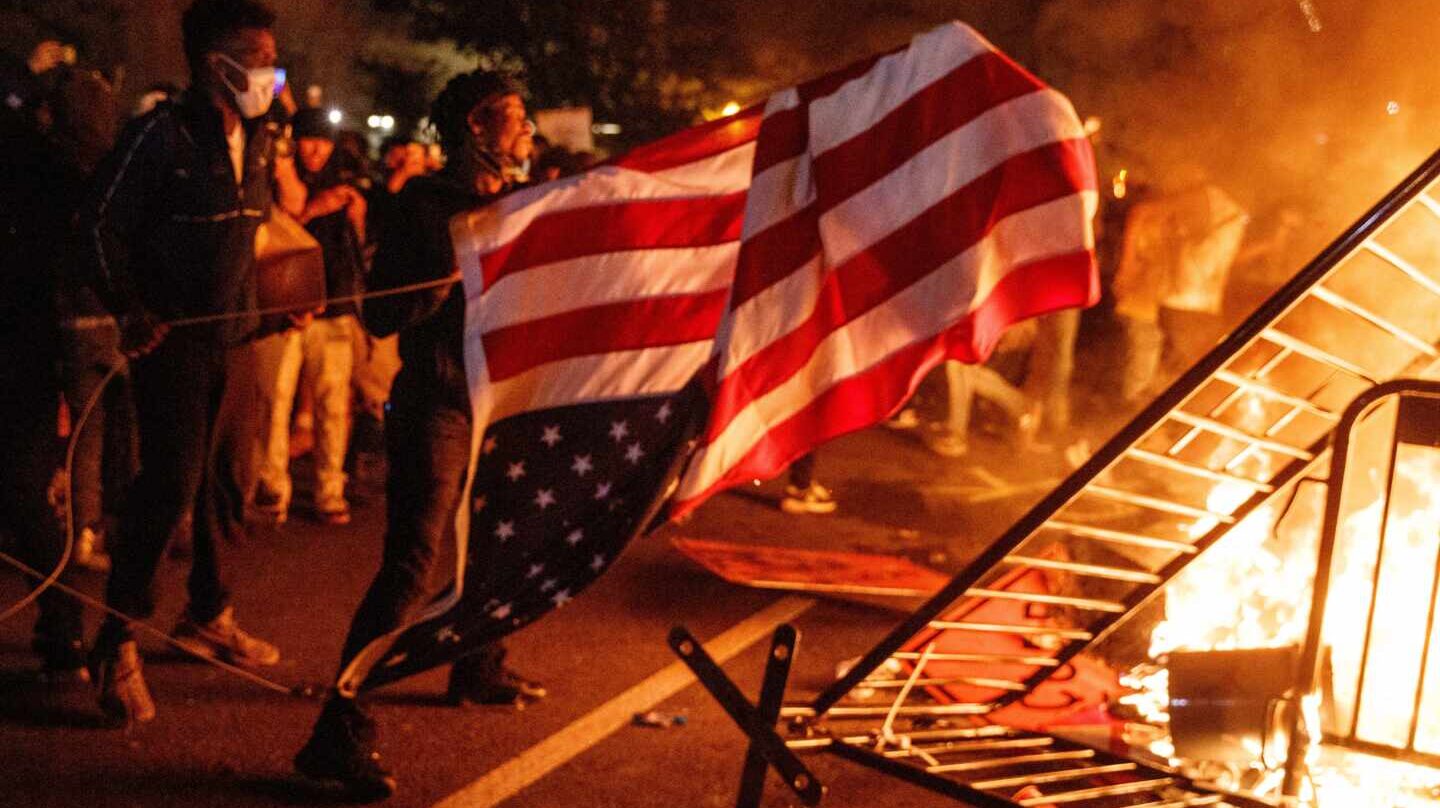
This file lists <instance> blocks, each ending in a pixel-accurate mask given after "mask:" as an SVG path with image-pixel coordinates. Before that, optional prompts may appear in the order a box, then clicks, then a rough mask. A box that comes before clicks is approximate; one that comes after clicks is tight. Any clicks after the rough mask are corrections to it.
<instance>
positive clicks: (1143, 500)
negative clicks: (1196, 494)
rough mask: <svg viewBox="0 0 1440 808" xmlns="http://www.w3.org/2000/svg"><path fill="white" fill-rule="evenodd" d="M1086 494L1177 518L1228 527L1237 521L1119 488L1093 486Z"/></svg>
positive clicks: (1200, 509)
mask: <svg viewBox="0 0 1440 808" xmlns="http://www.w3.org/2000/svg"><path fill="white" fill-rule="evenodd" d="M1085 493H1087V494H1090V495H1091V496H1096V497H1100V498H1101V499H1108V500H1110V501H1112V502H1120V503H1123V504H1125V505H1134V506H1136V507H1140V508H1148V509H1150V510H1152V511H1163V512H1165V513H1171V514H1175V515H1176V516H1188V517H1191V518H1193V519H1214V520H1215V521H1217V522H1220V523H1222V524H1227V525H1228V524H1231V523H1233V522H1234V521H1235V519H1234V518H1233V517H1232V516H1230V514H1228V513H1219V512H1216V511H1208V510H1206V509H1204V508H1197V507H1195V506H1193V505H1185V504H1182V503H1179V502H1171V501H1170V500H1168V499H1161V498H1159V497H1152V496H1147V495H1145V494H1132V493H1130V492H1129V491H1121V490H1120V489H1118V488H1111V487H1110V486H1107V485H1092V486H1090V487H1088V488H1086V489H1085Z"/></svg>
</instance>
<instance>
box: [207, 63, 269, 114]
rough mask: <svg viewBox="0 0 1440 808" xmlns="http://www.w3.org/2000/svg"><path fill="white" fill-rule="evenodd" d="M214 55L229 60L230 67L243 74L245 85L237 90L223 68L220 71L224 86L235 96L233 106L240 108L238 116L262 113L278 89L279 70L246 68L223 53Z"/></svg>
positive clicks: (265, 110)
mask: <svg viewBox="0 0 1440 808" xmlns="http://www.w3.org/2000/svg"><path fill="white" fill-rule="evenodd" d="M215 55H216V56H219V57H220V58H221V59H224V60H225V61H226V62H229V63H230V65H231V66H232V67H234V68H235V69H236V70H239V71H240V72H241V73H244V74H245V79H246V87H245V89H244V90H239V89H236V87H235V85H233V84H231V83H230V79H229V78H227V77H226V75H225V72H224V71H223V70H222V71H220V80H221V81H223V82H225V86H226V87H228V88H230V92H231V93H233V94H234V96H235V107H236V108H237V109H239V110H240V117H242V118H258V117H260V116H261V115H264V114H265V113H266V112H267V111H268V110H269V109H270V104H271V103H273V102H274V101H275V93H276V92H277V90H278V87H277V85H278V84H279V76H278V74H279V72H280V71H279V70H278V69H276V68H274V67H252V68H249V69H246V68H245V67H242V66H241V65H240V64H238V63H237V62H236V61H235V60H234V59H231V58H230V57H229V56H226V55H225V54H223V53H217V54H215Z"/></svg>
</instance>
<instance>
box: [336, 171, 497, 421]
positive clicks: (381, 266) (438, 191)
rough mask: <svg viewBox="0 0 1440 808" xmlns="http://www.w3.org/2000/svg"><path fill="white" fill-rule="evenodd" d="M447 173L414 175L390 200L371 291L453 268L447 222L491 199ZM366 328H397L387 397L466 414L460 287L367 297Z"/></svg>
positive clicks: (434, 277) (377, 330) (378, 332)
mask: <svg viewBox="0 0 1440 808" xmlns="http://www.w3.org/2000/svg"><path fill="white" fill-rule="evenodd" d="M492 199H493V197H485V196H481V195H480V194H477V193H475V191H474V190H473V189H472V188H470V187H467V185H466V184H465V183H463V182H461V181H459V180H458V179H457V178H455V177H453V176H452V175H449V174H447V173H443V172H442V173H440V174H435V175H431V176H426V177H416V178H415V179H413V180H410V182H408V183H406V184H405V188H404V189H403V190H402V191H400V193H399V195H398V196H397V197H396V199H395V206H394V208H393V209H392V213H393V215H390V216H387V217H385V218H384V219H382V220H380V226H381V228H382V229H381V231H380V232H379V233H378V234H377V237H376V241H377V242H378V245H379V246H378V247H377V249H376V252H375V260H374V263H373V264H372V265H371V268H370V275H369V278H368V285H369V287H370V291H372V292H376V291H380V290H384V289H395V288H398V287H401V286H408V285H410V284H414V283H422V282H424V281H431V280H438V279H440V278H444V277H445V276H447V275H449V274H451V273H452V272H454V271H455V269H456V263H455V250H454V247H453V245H452V244H451V243H450V219H451V217H453V216H454V215H455V214H457V213H460V212H461V211H465V210H471V209H474V208H477V207H480V206H482V205H484V204H485V203H487V202H489V201H491V200H492ZM362 318H363V319H364V322H365V327H366V329H368V330H369V331H370V333H372V334H374V335H376V336H379V337H383V336H387V335H390V334H394V333H397V332H399V334H400V358H401V360H402V367H401V371H400V375H399V376H398V377H397V378H396V380H395V389H394V390H393V391H392V394H391V395H392V397H394V398H396V399H401V398H404V399H406V400H407V401H409V402H414V401H424V402H426V403H429V404H432V405H435V406H440V407H446V408H451V409H456V410H459V411H462V412H464V413H465V414H467V415H468V414H469V412H470V400H469V391H468V389H467V386H466V384H465V352H464V348H463V342H462V337H461V334H462V331H463V329H464V325H465V293H464V290H463V289H462V288H461V284H459V283H455V284H452V285H450V286H444V287H440V288H439V289H438V290H434V289H427V290H424V291H420V292H414V293H410V294H401V295H392V296H389V297H377V298H371V299H370V300H367V301H365V308H364V311H363V312H362Z"/></svg>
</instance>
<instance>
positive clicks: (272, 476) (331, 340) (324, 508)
mask: <svg viewBox="0 0 1440 808" xmlns="http://www.w3.org/2000/svg"><path fill="white" fill-rule="evenodd" d="M355 330H356V322H355V316H354V315H353V314H344V315H340V316H338V317H319V318H316V319H315V320H313V321H311V322H310V323H309V324H308V325H306V326H305V327H304V328H292V329H290V330H288V331H285V332H283V333H280V334H274V335H271V336H269V337H266V338H265V339H263V340H261V341H260V344H259V346H258V348H257V353H258V354H259V356H258V363H259V377H260V390H261V394H260V395H261V404H260V412H261V413H262V416H261V417H262V418H264V419H265V422H264V423H263V424H262V425H261V426H262V434H263V435H264V437H263V439H262V443H261V447H262V449H261V458H260V486H261V488H260V492H261V493H260V494H258V495H257V497H256V503H257V504H258V505H260V506H262V507H263V508H264V509H265V510H266V511H268V512H270V513H271V514H272V515H273V517H274V518H275V520H276V521H277V522H284V521H285V518H286V514H288V513H289V508H290V500H291V496H292V493H293V488H294V486H293V483H292V482H291V479H290V417H291V414H292V411H293V409H294V404H295V393H296V390H297V389H298V386H299V384H300V383H301V382H302V381H303V383H304V384H305V386H306V387H308V388H309V389H310V390H311V391H312V393H313V394H314V399H315V421H316V424H315V479H316V492H315V510H316V512H317V513H318V514H319V515H320V517H321V518H322V519H323V520H325V521H327V522H332V523H334V522H342V523H343V521H348V519H347V517H348V515H349V505H348V504H347V501H346V499H345V481H346V477H345V451H346V447H347V445H348V443H349V436H350V392H351V391H350V375H351V371H352V370H353V368H354V362H355V355H354V348H353V346H352V340H353V339H354V337H353V333H354V332H355ZM264 413H268V416H266V415H263V414H264Z"/></svg>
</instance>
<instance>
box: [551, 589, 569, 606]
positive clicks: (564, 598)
mask: <svg viewBox="0 0 1440 808" xmlns="http://www.w3.org/2000/svg"><path fill="white" fill-rule="evenodd" d="M550 600H551V601H552V602H553V603H554V604H555V608H557V609H558V608H560V607H561V606H564V605H565V604H567V603H569V602H570V600H571V598H570V590H568V589H562V590H560V591H559V592H556V593H555V594H554V595H551V596H550Z"/></svg>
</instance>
